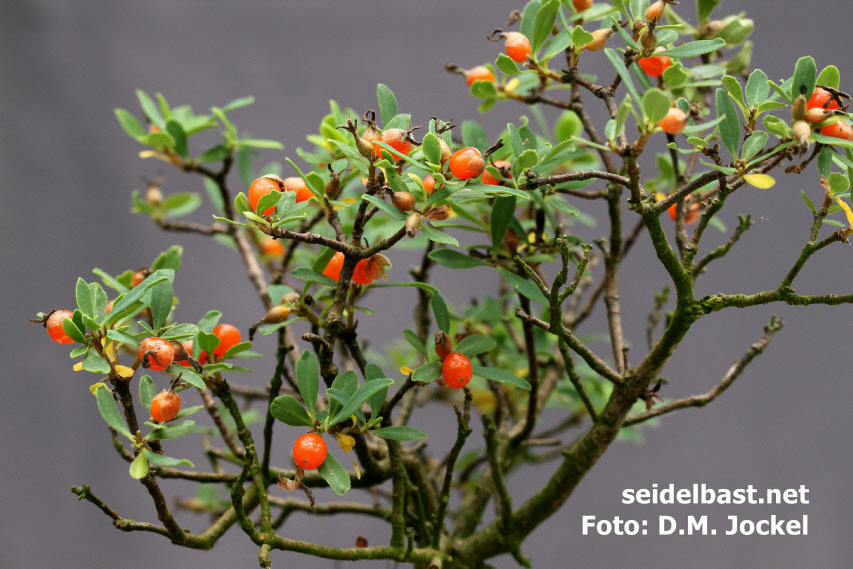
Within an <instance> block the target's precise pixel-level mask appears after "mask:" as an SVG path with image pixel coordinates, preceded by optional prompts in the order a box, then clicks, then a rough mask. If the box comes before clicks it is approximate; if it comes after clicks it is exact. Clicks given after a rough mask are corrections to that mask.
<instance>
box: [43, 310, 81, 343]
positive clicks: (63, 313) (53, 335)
mask: <svg viewBox="0 0 853 569" xmlns="http://www.w3.org/2000/svg"><path fill="white" fill-rule="evenodd" d="M72 316H73V314H72V313H71V312H70V311H68V310H54V312H53V314H51V315H50V316H49V317H48V319H47V323H46V324H45V327H46V328H47V335H48V336H50V339H51V340H53V341H54V342H57V343H59V344H73V343H74V340H72V339H71V338H69V337H68V334H66V333H65V330H63V329H62V321H63V320H65V319H66V318H71V317H72Z"/></svg>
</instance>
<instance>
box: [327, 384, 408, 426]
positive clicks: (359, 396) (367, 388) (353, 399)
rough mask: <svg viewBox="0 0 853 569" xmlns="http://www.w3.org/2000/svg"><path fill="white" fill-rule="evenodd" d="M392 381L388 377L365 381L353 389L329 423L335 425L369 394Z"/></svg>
mask: <svg viewBox="0 0 853 569" xmlns="http://www.w3.org/2000/svg"><path fill="white" fill-rule="evenodd" d="M393 383H394V380H393V379H388V378H382V379H372V380H370V381H367V382H365V383H364V384H363V385H362V386H361V387H359V388H358V389H356V390H355V393H353V394H352V395H351V396H350V398H349V400H348V401H347V403H346V405H344V406H343V409H341V410H340V411H338V413H337V414H336V415H335V416H334V417H333V418H332V420H331V422H330V423H329V424H330V425H336V424H338V423H340V422H341V421H344V420H346V419H348V418H349V417H350V415H352V414H354V413H355V411H356V409H358V408H360V407H361V406H362V404H363V403H364V402H365V401H367V399H368V398H369V397H370V396H371V395H373V394H374V393H376V392H377V391H379V390H380V389H383V388H385V387H388V386H390V385H392V384H393Z"/></svg>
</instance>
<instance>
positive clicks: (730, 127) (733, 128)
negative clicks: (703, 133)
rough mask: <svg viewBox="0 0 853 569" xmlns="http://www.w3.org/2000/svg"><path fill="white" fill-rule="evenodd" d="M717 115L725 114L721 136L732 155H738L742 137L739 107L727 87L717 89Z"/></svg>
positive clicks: (721, 125) (721, 126) (721, 124)
mask: <svg viewBox="0 0 853 569" xmlns="http://www.w3.org/2000/svg"><path fill="white" fill-rule="evenodd" d="M716 98H717V117H718V118H720V117H722V116H723V115H725V117H726V118H725V119H724V120H723V121H721V122H720V137H721V138H722V139H723V144H725V145H726V148H728V150H729V152H730V153H731V155H732V156H737V149H738V140H739V139H740V120H739V119H738V114H737V109H736V108H735V105H734V103H733V102H732V100H731V98H730V97H729V94H728V93H727V92H726V90H725V89H717V95H716Z"/></svg>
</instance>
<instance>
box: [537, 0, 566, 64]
mask: <svg viewBox="0 0 853 569" xmlns="http://www.w3.org/2000/svg"><path fill="white" fill-rule="evenodd" d="M559 8H560V0H550V1H549V2H547V3H545V4H544V5H543V6H542V7H541V8H539V11H538V12H536V19H535V20H534V21H533V37H532V38H531V39H532V41H531V42H530V43H531V46H530V47H531V52H532V54H533V55H534V56H535V55H536V52H538V51H539V48H540V47H542V44H544V43H545V40H547V39H548V36H550V35H551V31H552V30H553V29H554V22H555V21H556V19H557V10H558V9H559Z"/></svg>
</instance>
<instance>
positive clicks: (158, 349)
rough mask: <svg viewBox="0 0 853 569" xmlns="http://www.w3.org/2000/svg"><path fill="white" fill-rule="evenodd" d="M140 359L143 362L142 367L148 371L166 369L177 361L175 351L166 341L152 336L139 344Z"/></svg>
mask: <svg viewBox="0 0 853 569" xmlns="http://www.w3.org/2000/svg"><path fill="white" fill-rule="evenodd" d="M139 359H141V360H142V367H144V368H146V369H147V368H151V369H154V370H160V369H166V368H167V367H169V364H171V363H172V360H173V359H175V350H174V349H173V348H172V346H171V345H170V344H169V342H167V341H166V340H164V339H162V338H158V337H156V336H151V337H150V338H145V339H144V340H142V343H141V344H139Z"/></svg>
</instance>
